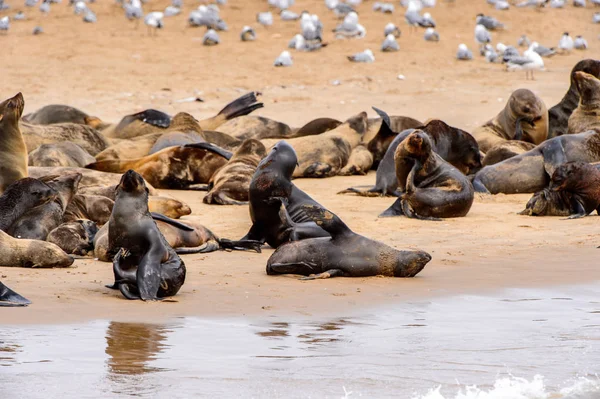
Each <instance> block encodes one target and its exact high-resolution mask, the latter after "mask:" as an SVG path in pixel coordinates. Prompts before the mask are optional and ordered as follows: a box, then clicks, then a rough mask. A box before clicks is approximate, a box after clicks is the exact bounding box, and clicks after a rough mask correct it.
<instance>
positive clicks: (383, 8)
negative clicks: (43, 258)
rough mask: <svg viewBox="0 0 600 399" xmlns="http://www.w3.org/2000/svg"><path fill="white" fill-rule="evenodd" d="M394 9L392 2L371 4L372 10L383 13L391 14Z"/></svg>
mask: <svg viewBox="0 0 600 399" xmlns="http://www.w3.org/2000/svg"><path fill="white" fill-rule="evenodd" d="M394 10H395V7H394V5H393V4H392V3H380V2H376V3H374V4H373V11H379V12H382V13H384V14H391V13H393V12H394Z"/></svg>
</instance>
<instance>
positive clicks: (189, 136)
mask: <svg viewBox="0 0 600 399" xmlns="http://www.w3.org/2000/svg"><path fill="white" fill-rule="evenodd" d="M193 143H206V140H204V138H203V137H202V136H201V135H200V134H198V133H195V132H189V133H183V132H179V131H175V132H169V133H165V134H163V135H161V136H160V137H159V138H158V140H156V143H154V145H153V146H152V148H151V149H150V151H149V152H148V154H147V155H152V154H154V153H155V152H158V151H160V150H163V149H165V148H168V147H175V146H180V145H185V144H193Z"/></svg>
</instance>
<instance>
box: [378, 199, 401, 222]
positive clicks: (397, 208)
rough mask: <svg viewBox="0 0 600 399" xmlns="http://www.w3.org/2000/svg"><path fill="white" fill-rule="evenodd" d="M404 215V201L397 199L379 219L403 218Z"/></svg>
mask: <svg viewBox="0 0 600 399" xmlns="http://www.w3.org/2000/svg"><path fill="white" fill-rule="evenodd" d="M402 215H404V211H402V200H401V199H400V198H398V199H396V201H394V203H393V204H392V206H390V207H389V208H388V209H386V210H385V211H383V212H382V213H381V214H380V215H379V216H378V217H380V218H386V217H392V216H402Z"/></svg>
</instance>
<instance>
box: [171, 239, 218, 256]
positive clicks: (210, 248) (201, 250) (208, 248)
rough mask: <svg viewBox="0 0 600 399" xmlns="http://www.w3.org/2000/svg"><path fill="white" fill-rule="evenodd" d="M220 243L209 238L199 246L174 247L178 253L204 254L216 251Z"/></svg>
mask: <svg viewBox="0 0 600 399" xmlns="http://www.w3.org/2000/svg"><path fill="white" fill-rule="evenodd" d="M219 248H220V245H219V243H218V242H217V241H215V240H209V241H207V242H205V243H204V244H202V245H200V246H199V247H187V248H174V250H175V252H176V253H177V254H178V255H191V254H205V253H209V252H215V251H218V250H219Z"/></svg>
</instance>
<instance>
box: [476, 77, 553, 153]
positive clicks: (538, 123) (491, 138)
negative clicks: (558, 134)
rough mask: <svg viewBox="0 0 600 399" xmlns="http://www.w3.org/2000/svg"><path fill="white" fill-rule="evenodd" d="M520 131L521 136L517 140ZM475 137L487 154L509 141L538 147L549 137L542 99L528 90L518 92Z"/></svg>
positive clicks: (546, 113) (514, 93)
mask: <svg viewBox="0 0 600 399" xmlns="http://www.w3.org/2000/svg"><path fill="white" fill-rule="evenodd" d="M517 131H521V132H522V133H521V137H520V138H519V137H517V136H518V134H517ZM472 135H473V137H475V140H477V143H478V144H479V149H480V150H481V151H483V152H484V153H485V152H487V151H489V150H490V149H491V148H492V147H493V146H494V145H496V144H498V143H501V142H503V141H506V140H522V141H526V142H528V143H533V144H535V145H538V144H540V143H541V142H543V141H544V140H546V138H547V137H548V111H547V109H546V105H545V104H544V102H543V101H542V99H541V98H539V97H538V96H536V95H535V94H534V93H533V92H531V91H530V90H528V89H518V90H515V91H514V92H513V93H512V94H511V95H510V98H509V99H508V102H507V103H506V106H505V107H504V109H502V111H500V113H499V114H498V115H496V116H495V117H494V119H492V120H490V121H488V122H487V123H486V124H484V125H483V126H481V127H478V128H476V129H475V130H474V131H473V133H472Z"/></svg>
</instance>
